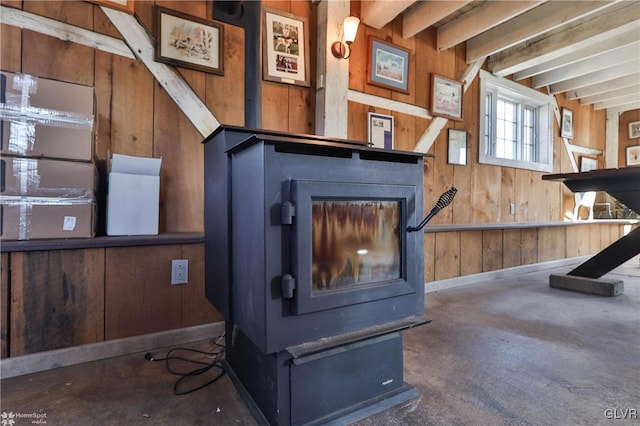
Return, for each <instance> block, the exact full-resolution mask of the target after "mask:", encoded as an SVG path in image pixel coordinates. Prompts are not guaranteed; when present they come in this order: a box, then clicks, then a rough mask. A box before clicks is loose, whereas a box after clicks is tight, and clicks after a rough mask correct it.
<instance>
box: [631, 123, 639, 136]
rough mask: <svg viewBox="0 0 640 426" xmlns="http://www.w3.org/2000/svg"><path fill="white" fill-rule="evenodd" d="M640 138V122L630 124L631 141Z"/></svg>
mask: <svg viewBox="0 0 640 426" xmlns="http://www.w3.org/2000/svg"><path fill="white" fill-rule="evenodd" d="M634 138H640V121H632V122H631V123H629V139H634Z"/></svg>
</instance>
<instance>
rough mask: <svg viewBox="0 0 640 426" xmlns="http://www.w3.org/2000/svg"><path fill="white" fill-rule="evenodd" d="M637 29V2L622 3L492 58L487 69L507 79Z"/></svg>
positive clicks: (639, 14)
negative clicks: (514, 74) (508, 76)
mask: <svg viewBox="0 0 640 426" xmlns="http://www.w3.org/2000/svg"><path fill="white" fill-rule="evenodd" d="M570 3H572V2H570ZM629 3H633V4H632V5H631V4H629ZM534 10H535V9H534ZM638 28H640V8H639V7H637V2H622V3H621V4H620V5H616V6H613V7H611V8H610V9H609V10H605V11H603V12H601V13H598V14H595V15H590V16H588V17H587V18H585V19H582V20H580V21H579V22H576V23H575V25H573V26H571V27H569V28H567V29H561V30H559V31H555V32H553V33H552V34H545V35H544V36H541V37H539V38H537V39H535V40H529V41H528V42H526V43H522V44H518V45H516V46H513V47H511V48H509V49H506V50H503V51H501V52H499V53H496V54H495V55H491V57H490V58H489V61H488V64H487V65H488V68H489V70H491V72H492V73H494V74H495V75H498V76H500V77H504V76H507V75H511V74H513V73H517V72H519V71H521V70H524V69H527V68H530V67H533V66H536V65H538V64H541V63H544V62H547V61H550V60H553V59H557V58H562V57H564V56H565V55H568V54H570V53H571V52H573V51H575V50H577V49H582V48H585V47H588V46H590V45H592V44H595V43H597V42H599V41H602V40H605V39H607V38H611V37H616V36H618V35H620V34H624V33H626V32H628V31H637V30H638Z"/></svg>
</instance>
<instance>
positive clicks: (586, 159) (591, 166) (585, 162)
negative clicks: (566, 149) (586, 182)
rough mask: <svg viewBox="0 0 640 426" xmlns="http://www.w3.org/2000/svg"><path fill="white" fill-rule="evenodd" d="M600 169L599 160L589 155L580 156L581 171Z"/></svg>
mask: <svg viewBox="0 0 640 426" xmlns="http://www.w3.org/2000/svg"><path fill="white" fill-rule="evenodd" d="M597 168H598V158H597V157H592V156H589V155H582V156H580V171H581V172H590V171H591V170H595V169H597Z"/></svg>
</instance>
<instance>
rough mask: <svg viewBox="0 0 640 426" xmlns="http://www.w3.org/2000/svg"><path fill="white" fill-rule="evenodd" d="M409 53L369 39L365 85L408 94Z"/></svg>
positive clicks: (384, 42) (389, 44)
mask: <svg viewBox="0 0 640 426" xmlns="http://www.w3.org/2000/svg"><path fill="white" fill-rule="evenodd" d="M410 60H411V51H410V50H408V49H405V48H403V47H400V46H396V45H395V44H391V43H388V42H386V41H383V40H379V39H377V38H374V37H369V61H368V62H367V83H368V84H371V85H374V86H378V87H383V88H385V89H391V90H395V91H398V92H402V93H409V61H410Z"/></svg>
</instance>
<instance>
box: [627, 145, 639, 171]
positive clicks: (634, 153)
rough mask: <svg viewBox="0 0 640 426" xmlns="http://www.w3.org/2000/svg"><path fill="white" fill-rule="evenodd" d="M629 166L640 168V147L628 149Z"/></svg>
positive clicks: (629, 147)
mask: <svg viewBox="0 0 640 426" xmlns="http://www.w3.org/2000/svg"><path fill="white" fill-rule="evenodd" d="M627 166H640V145H635V146H628V147H627Z"/></svg>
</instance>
